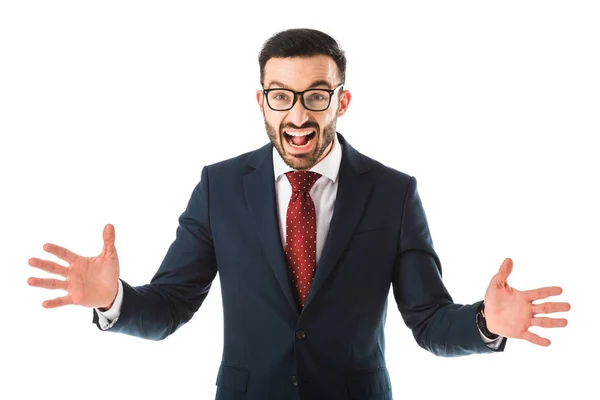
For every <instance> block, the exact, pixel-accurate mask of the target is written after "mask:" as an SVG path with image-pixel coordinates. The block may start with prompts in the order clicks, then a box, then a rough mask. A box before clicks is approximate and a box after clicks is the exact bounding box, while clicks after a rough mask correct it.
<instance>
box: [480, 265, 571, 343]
mask: <svg viewBox="0 0 600 400" xmlns="http://www.w3.org/2000/svg"><path fill="white" fill-rule="evenodd" d="M512 265H513V264H512V260H511V259H509V258H507V259H506V260H504V263H502V266H501V267H500V271H499V272H498V274H496V275H495V276H494V278H493V279H492V281H491V282H490V285H489V287H488V289H487V292H486V294H485V299H484V303H485V315H486V321H487V328H488V330H490V331H491V332H493V333H496V334H498V335H501V336H504V337H511V338H517V339H525V340H528V341H530V342H532V343H534V344H538V345H540V346H548V345H549V344H550V341H549V340H548V339H546V338H542V337H540V336H539V335H536V334H534V333H532V332H530V331H529V328H530V327H531V326H539V327H544V328H557V327H564V326H566V325H567V320H566V319H564V318H548V317H540V316H538V314H548V313H555V312H562V311H568V310H569V309H570V308H571V306H570V305H569V303H553V302H546V303H542V304H534V303H533V302H534V301H536V300H541V299H544V298H547V297H550V296H557V295H559V294H561V293H562V289H561V288H560V287H557V286H551V287H544V288H540V289H533V290H527V291H520V290H517V289H515V288H512V287H510V286H509V285H508V283H507V281H506V280H507V278H508V276H509V275H510V273H511V272H512Z"/></svg>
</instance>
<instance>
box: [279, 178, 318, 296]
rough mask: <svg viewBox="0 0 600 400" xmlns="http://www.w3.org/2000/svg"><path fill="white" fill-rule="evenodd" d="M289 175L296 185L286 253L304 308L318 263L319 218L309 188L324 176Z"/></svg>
mask: <svg viewBox="0 0 600 400" xmlns="http://www.w3.org/2000/svg"><path fill="white" fill-rule="evenodd" d="M285 175H286V176H287V178H288V180H289V181H290V183H291V184H292V197H291V198H290V203H289V205H288V209H287V215H286V229H285V256H286V259H287V263H288V268H289V271H290V277H291V280H292V287H293V288H294V289H295V290H296V296H297V297H296V298H297V300H298V305H299V306H300V307H304V302H305V301H306V298H307V296H308V290H309V289H310V284H311V283H312V279H313V277H314V274H315V267H316V265H317V261H316V259H317V221H316V218H315V217H316V215H315V204H314V203H313V201H312V199H311V197H310V194H309V191H310V188H311V187H312V186H313V185H314V183H315V182H316V181H317V180H318V179H319V178H320V177H321V175H320V174H318V173H316V172H311V171H295V172H288V173H286V174H285Z"/></svg>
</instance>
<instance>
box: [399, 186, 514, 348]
mask: <svg viewBox="0 0 600 400" xmlns="http://www.w3.org/2000/svg"><path fill="white" fill-rule="evenodd" d="M392 285H393V292H394V297H395V300H396V303H397V305H398V309H399V310H400V313H401V315H402V319H403V320H404V322H405V323H406V325H407V326H408V327H409V328H410V329H411V330H412V333H413V336H414V337H415V340H416V341H417V343H418V344H419V346H421V347H422V348H424V349H426V350H428V351H430V352H431V353H433V354H435V355H438V356H444V357H453V356H463V355H468V354H475V353H490V352H493V351H494V350H493V349H491V348H490V347H489V346H487V345H486V343H485V342H484V341H483V339H482V337H481V334H480V332H479V329H478V328H477V323H476V318H475V314H476V311H477V308H478V306H479V305H480V304H481V301H478V302H476V303H474V304H467V305H462V304H455V303H454V302H453V300H452V297H451V296H450V294H449V293H448V290H447V289H446V287H445V286H444V284H443V282H442V269H441V263H440V260H439V258H438V256H437V254H436V252H435V250H434V248H433V242H432V239H431V234H430V232H429V227H428V224H427V217H426V215H425V211H424V209H423V205H422V203H421V199H420V197H419V194H418V191H417V182H416V179H415V178H414V177H411V178H410V181H409V184H408V190H407V193H406V197H405V201H404V210H403V216H402V227H401V231H400V242H399V246H398V255H397V257H396V262H395V265H394V273H393V278H392ZM505 341H506V340H504V341H503V342H502V343H501V345H500V346H499V347H498V349H497V350H496V351H503V350H504V344H505Z"/></svg>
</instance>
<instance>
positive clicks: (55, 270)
mask: <svg viewBox="0 0 600 400" xmlns="http://www.w3.org/2000/svg"><path fill="white" fill-rule="evenodd" d="M29 265H31V266H32V267H35V268H39V269H41V270H42V271H46V272H49V273H51V274H56V275H60V276H64V277H66V276H67V274H68V273H69V270H68V268H67V267H64V266H62V265H60V264H57V263H55V262H53V261H48V260H40V259H39V258H30V259H29Z"/></svg>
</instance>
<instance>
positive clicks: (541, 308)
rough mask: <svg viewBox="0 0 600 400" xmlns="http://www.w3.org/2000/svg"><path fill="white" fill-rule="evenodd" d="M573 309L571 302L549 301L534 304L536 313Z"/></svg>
mask: <svg viewBox="0 0 600 400" xmlns="http://www.w3.org/2000/svg"><path fill="white" fill-rule="evenodd" d="M570 309H571V305H570V304H569V303H564V302H561V303H554V302H547V303H541V304H533V313H534V314H550V313H556V312H567V311H569V310H570Z"/></svg>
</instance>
